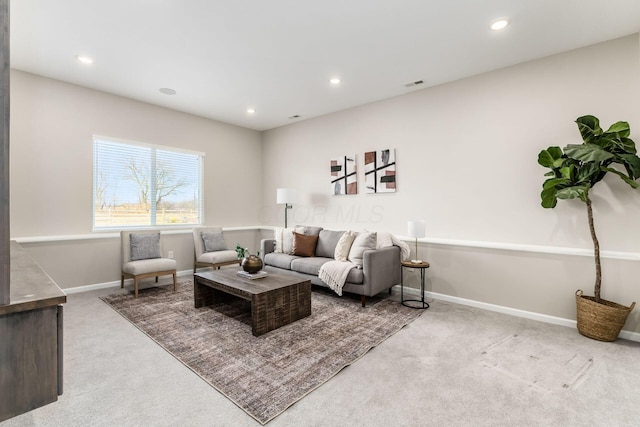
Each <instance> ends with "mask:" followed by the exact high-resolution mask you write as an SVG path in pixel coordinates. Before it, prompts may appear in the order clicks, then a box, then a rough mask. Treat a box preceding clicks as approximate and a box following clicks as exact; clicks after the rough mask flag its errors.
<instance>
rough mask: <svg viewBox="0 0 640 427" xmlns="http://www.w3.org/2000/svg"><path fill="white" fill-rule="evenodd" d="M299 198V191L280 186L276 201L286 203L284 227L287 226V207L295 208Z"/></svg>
mask: <svg viewBox="0 0 640 427" xmlns="http://www.w3.org/2000/svg"><path fill="white" fill-rule="evenodd" d="M297 198H298V192H297V191H296V190H292V189H291V188H278V190H277V191H276V203H277V204H284V228H287V209H291V208H293V205H292V203H295V202H296V201H297Z"/></svg>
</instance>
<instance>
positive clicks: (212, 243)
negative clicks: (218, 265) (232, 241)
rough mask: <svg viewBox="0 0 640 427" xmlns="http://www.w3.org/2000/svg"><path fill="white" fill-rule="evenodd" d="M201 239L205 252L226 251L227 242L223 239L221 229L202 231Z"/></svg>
mask: <svg viewBox="0 0 640 427" xmlns="http://www.w3.org/2000/svg"><path fill="white" fill-rule="evenodd" d="M202 241H203V242H204V251H205V252H217V251H226V250H227V243H226V242H225V241H224V235H223V234H222V231H219V232H204V233H202Z"/></svg>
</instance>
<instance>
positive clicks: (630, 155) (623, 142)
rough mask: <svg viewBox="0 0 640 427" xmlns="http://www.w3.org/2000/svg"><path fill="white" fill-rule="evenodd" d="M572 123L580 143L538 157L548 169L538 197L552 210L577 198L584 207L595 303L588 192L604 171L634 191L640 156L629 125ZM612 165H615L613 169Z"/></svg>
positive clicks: (593, 233)
mask: <svg viewBox="0 0 640 427" xmlns="http://www.w3.org/2000/svg"><path fill="white" fill-rule="evenodd" d="M576 123H577V124H578V130H579V131H580V135H581V136H582V140H583V143H582V144H569V145H567V146H566V147H564V149H561V148H560V147H549V148H547V149H546V150H542V151H541V152H540V154H539V155H538V163H539V164H540V165H541V166H544V167H546V168H549V169H551V170H550V171H549V172H547V173H546V174H545V176H547V177H549V178H548V179H547V180H546V181H545V182H544V183H543V184H542V193H541V194H540V197H541V198H542V207H543V208H554V207H555V206H556V204H557V203H558V199H580V200H581V201H582V202H584V203H585V204H586V206H587V216H588V219H589V230H590V232H591V239H592V240H593V249H594V257H595V263H596V282H595V287H594V297H595V300H596V302H598V303H599V302H600V287H601V283H602V269H601V267H600V244H599V243H598V238H597V237H596V230H595V228H594V225H593V210H592V208H591V199H590V198H589V191H590V190H591V189H592V188H593V187H594V186H595V185H596V184H597V183H598V182H600V181H601V180H602V178H604V177H605V175H606V174H607V173H608V172H611V173H613V174H615V175H618V176H619V177H620V178H622V180H623V181H624V182H626V183H627V184H629V185H630V186H631V187H632V188H638V183H637V182H636V179H638V178H640V157H638V156H637V155H636V144H635V143H634V142H633V140H631V139H630V138H629V136H630V134H631V131H630V129H629V123H627V122H617V123H614V124H613V125H611V126H610V127H609V129H607V130H606V131H605V130H603V129H602V128H601V127H600V121H599V120H598V119H597V118H596V117H594V116H582V117H578V119H577V120H576ZM613 165H619V166H618V168H614V167H612V166H613Z"/></svg>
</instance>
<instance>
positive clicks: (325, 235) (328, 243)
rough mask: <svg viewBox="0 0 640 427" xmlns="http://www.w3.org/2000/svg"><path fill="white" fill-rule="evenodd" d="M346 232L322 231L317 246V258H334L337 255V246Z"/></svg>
mask: <svg viewBox="0 0 640 427" xmlns="http://www.w3.org/2000/svg"><path fill="white" fill-rule="evenodd" d="M343 234H344V231H332V230H322V231H320V234H319V235H318V244H317V245H316V256H320V257H325V258H333V257H334V256H335V253H336V245H337V244H338V241H339V240H340V237H342V235H343Z"/></svg>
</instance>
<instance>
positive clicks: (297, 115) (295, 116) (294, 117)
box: [289, 114, 302, 119]
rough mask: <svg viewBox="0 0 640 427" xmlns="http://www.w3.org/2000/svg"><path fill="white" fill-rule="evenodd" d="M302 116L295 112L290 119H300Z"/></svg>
mask: <svg viewBox="0 0 640 427" xmlns="http://www.w3.org/2000/svg"><path fill="white" fill-rule="evenodd" d="M300 117H302V116H301V115H299V114H294V115H293V116H289V118H290V119H299V118H300Z"/></svg>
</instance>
